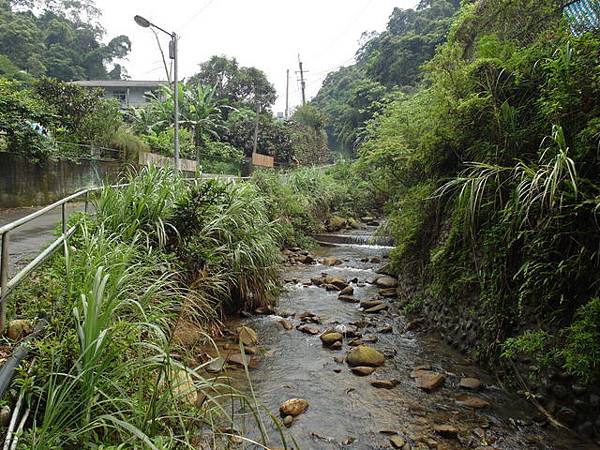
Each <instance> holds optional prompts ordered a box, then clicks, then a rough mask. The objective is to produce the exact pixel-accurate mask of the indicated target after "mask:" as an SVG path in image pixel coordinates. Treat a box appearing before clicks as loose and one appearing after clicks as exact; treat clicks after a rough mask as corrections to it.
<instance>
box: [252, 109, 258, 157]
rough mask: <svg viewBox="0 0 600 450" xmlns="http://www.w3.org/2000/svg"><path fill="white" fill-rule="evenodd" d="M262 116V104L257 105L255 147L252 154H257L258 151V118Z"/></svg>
mask: <svg viewBox="0 0 600 450" xmlns="http://www.w3.org/2000/svg"><path fill="white" fill-rule="evenodd" d="M259 115H260V103H258V104H257V105H256V122H255V123H254V145H253V146H252V153H253V154H254V153H256V150H257V149H258V116H259Z"/></svg>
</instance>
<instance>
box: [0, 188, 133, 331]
mask: <svg viewBox="0 0 600 450" xmlns="http://www.w3.org/2000/svg"><path fill="white" fill-rule="evenodd" d="M119 186H123V185H116V186H114V187H119ZM102 188H103V187H92V188H88V189H84V190H82V191H79V192H76V193H75V194H72V195H69V196H68V197H65V198H63V199H61V200H58V201H57V202H54V203H52V204H51V205H48V206H45V207H44V208H42V209H40V210H38V211H35V212H34V213H31V214H29V215H28V216H25V217H22V218H20V219H17V220H15V221H14V222H11V223H8V224H6V225H4V226H2V227H0V237H1V238H2V246H1V256H0V333H3V332H4V330H5V326H6V304H7V298H8V295H9V294H10V292H11V291H12V290H13V289H14V288H15V287H17V286H18V285H19V284H20V283H21V282H22V281H23V280H24V279H25V277H27V275H29V274H30V273H31V272H33V271H34V270H35V269H36V268H37V267H38V266H39V265H40V264H42V263H43V262H44V261H46V260H47V259H48V258H49V257H50V256H51V255H53V254H54V252H56V250H57V249H58V248H59V247H60V246H61V244H62V245H63V248H64V251H65V255H66V253H67V251H68V247H67V242H68V239H69V238H70V237H71V236H72V235H73V233H74V232H75V231H76V229H77V226H76V225H75V226H73V227H71V228H70V229H68V230H67V210H66V206H67V203H69V202H71V201H73V200H75V199H78V198H80V197H83V196H85V205H84V212H87V210H88V205H89V194H90V192H95V191H97V190H99V189H102ZM58 207H60V208H61V222H62V234H61V235H60V236H59V237H58V239H56V240H55V241H54V242H52V243H51V244H50V245H49V246H48V247H47V248H46V249H45V250H43V251H42V252H41V253H40V254H39V255H37V256H36V257H35V258H34V259H33V260H31V261H30V262H29V263H28V264H27V265H26V266H25V267H23V268H22V269H21V270H19V271H18V272H17V274H16V275H15V276H13V277H12V278H9V273H8V271H9V258H10V253H9V252H10V233H11V232H12V231H14V230H16V229H17V228H19V227H21V226H23V225H25V224H27V223H29V222H31V221H33V220H35V219H37V218H38V217H41V216H43V215H44V214H46V213H48V212H50V211H53V210H54V209H56V208H58Z"/></svg>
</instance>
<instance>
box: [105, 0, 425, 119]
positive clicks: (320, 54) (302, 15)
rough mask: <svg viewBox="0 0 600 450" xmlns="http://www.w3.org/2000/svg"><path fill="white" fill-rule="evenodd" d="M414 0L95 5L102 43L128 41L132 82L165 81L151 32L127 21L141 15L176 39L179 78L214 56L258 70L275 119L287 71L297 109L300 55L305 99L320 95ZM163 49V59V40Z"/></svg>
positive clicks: (172, 0) (173, 0)
mask: <svg viewBox="0 0 600 450" xmlns="http://www.w3.org/2000/svg"><path fill="white" fill-rule="evenodd" d="M417 2H418V0H167V1H165V0H96V5H97V6H98V7H99V8H100V9H102V11H103V17H102V20H101V22H102V24H103V25H104V27H105V28H106V30H107V36H106V38H107V39H110V38H112V37H114V36H116V35H119V34H126V35H128V36H129V37H130V39H131V41H132V51H131V54H130V55H129V57H128V59H127V60H126V61H124V65H125V66H126V68H127V70H128V72H129V75H130V76H131V77H132V78H133V79H141V80H149V79H166V75H165V71H164V67H163V65H162V62H161V58H160V53H159V51H158V47H157V44H156V40H155V38H154V35H153V34H152V32H151V31H149V30H148V29H145V28H141V27H139V26H138V25H136V24H135V22H134V21H133V16H134V15H136V14H139V15H141V16H144V17H146V18H147V19H148V20H150V21H152V22H154V23H156V24H157V25H159V26H161V27H163V28H165V29H166V30H168V31H171V30H172V31H175V32H177V33H178V34H179V35H180V36H181V40H180V41H179V60H180V74H181V75H180V77H187V76H190V75H192V74H193V73H195V72H196V71H197V67H198V64H199V63H200V62H202V61H206V60H207V59H208V58H210V56H212V55H215V54H216V55H226V56H229V57H235V58H237V60H238V62H239V63H240V64H241V65H244V66H255V67H257V68H259V69H261V70H263V71H264V72H265V73H266V74H267V77H268V79H269V81H270V82H271V83H274V84H275V88H276V89H277V94H278V99H277V102H276V104H275V106H274V108H273V110H274V112H277V111H283V110H284V109H285V85H286V75H285V74H286V69H290V107H293V106H296V105H298V104H300V103H301V94H300V88H299V86H300V83H299V82H297V74H296V73H295V72H296V71H297V70H298V53H300V55H301V58H302V61H303V63H304V69H305V70H307V71H308V73H307V74H306V81H307V89H306V90H307V97H308V99H310V98H311V97H313V96H314V95H316V93H317V92H318V90H319V88H320V86H321V83H322V81H323V79H324V78H325V76H326V75H327V73H328V72H330V71H332V70H334V69H336V68H337V67H339V66H342V65H347V64H350V63H352V61H353V56H354V54H355V52H356V50H357V49H358V40H359V38H360V36H361V34H362V32H363V31H382V30H384V29H385V26H386V24H387V20H388V17H389V16H390V14H391V13H392V10H393V9H394V7H395V6H398V7H400V8H412V7H414V6H415V5H416V4H417ZM161 39H162V40H163V49H164V50H165V51H167V42H168V37H167V36H164V39H163V38H162V37H161Z"/></svg>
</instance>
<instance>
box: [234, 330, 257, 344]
mask: <svg viewBox="0 0 600 450" xmlns="http://www.w3.org/2000/svg"><path fill="white" fill-rule="evenodd" d="M237 333H238V339H239V340H240V341H242V344H244V345H256V344H258V335H257V334H256V331H254V330H253V329H252V328H250V327H246V326H243V327H239V328H238V329H237Z"/></svg>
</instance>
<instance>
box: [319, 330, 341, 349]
mask: <svg viewBox="0 0 600 450" xmlns="http://www.w3.org/2000/svg"><path fill="white" fill-rule="evenodd" d="M343 339H344V336H342V335H341V334H340V333H338V332H337V331H335V330H328V331H326V332H325V333H323V334H322V335H321V342H323V345H324V346H325V347H331V346H332V345H333V344H334V343H336V342H339V341H341V340H343Z"/></svg>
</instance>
